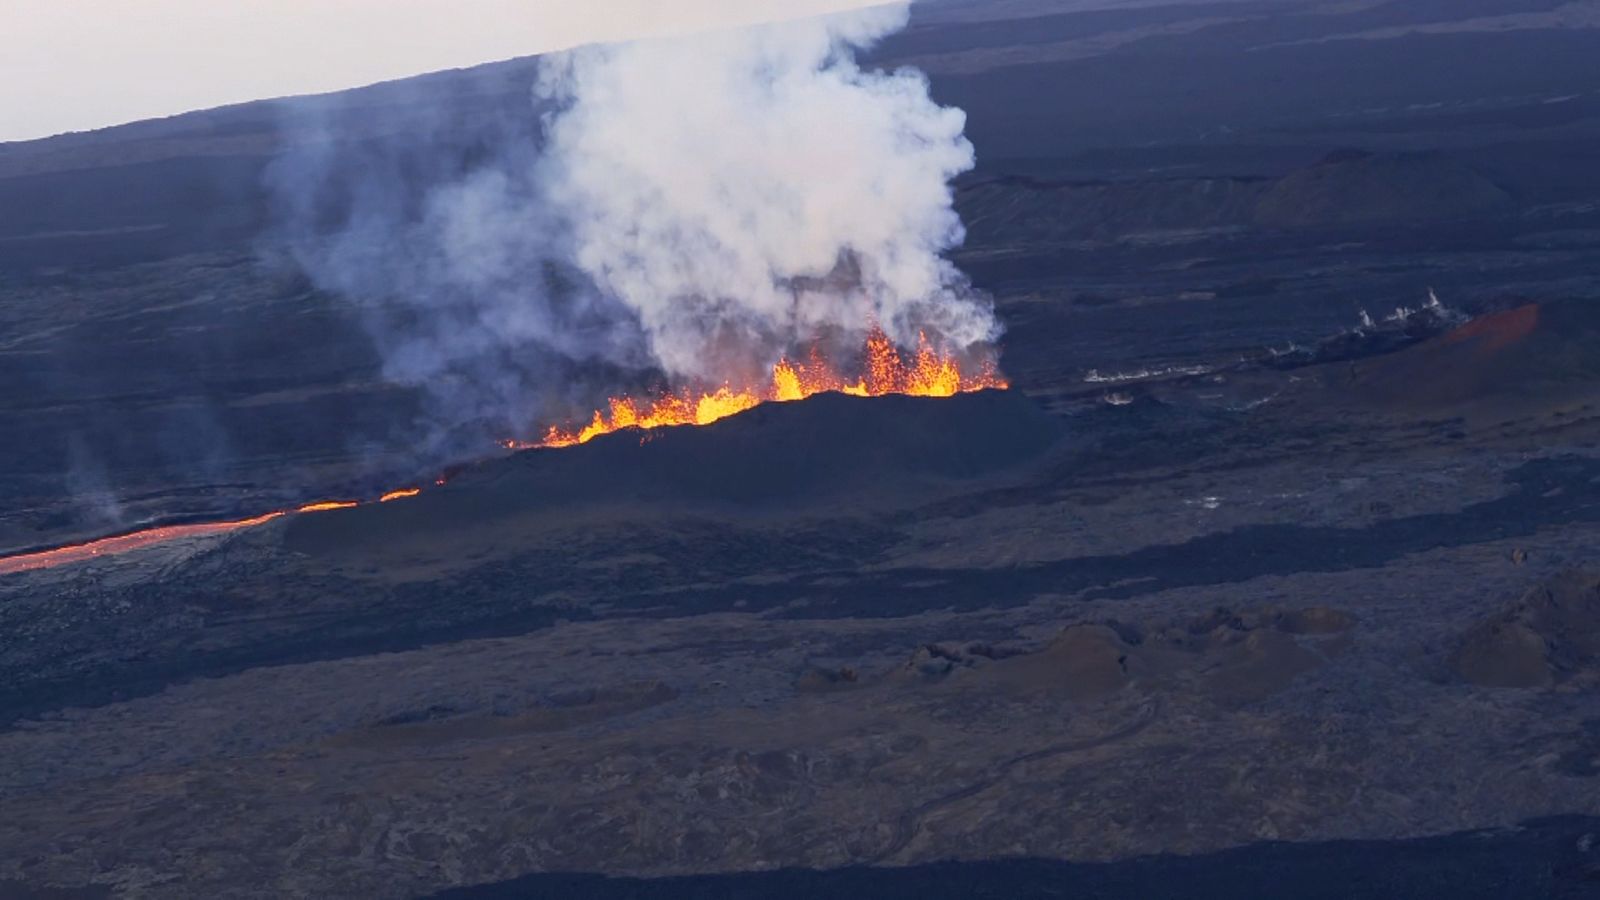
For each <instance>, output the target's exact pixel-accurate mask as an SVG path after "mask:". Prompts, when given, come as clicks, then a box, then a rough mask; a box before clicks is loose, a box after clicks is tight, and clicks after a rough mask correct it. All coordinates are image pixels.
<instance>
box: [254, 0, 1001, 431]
mask: <svg viewBox="0 0 1600 900" xmlns="http://www.w3.org/2000/svg"><path fill="white" fill-rule="evenodd" d="M907 16H908V11H907V8H905V7H898V8H875V9H869V10H864V11H860V12H854V13H847V14H843V15H836V16H830V17H827V18H821V19H811V20H804V21H797V22H788V23H782V24H775V25H767V26H760V27H755V28H748V29H742V30H737V31H725V32H717V33H711V34H705V35H698V36H694V37H689V38H679V39H669V40H655V41H648V42H638V43H632V44H625V45H614V46H603V47H592V48H584V49H580V50H577V51H572V52H569V53H564V54H559V55H555V56H551V57H546V58H544V59H543V60H542V61H541V63H540V65H539V67H538V71H537V73H531V72H530V73H529V76H528V82H531V84H530V83H525V88H524V89H525V90H526V93H523V94H522V95H521V97H520V98H518V104H516V105H512V106H509V107H508V108H506V109H502V110H500V111H498V112H497V113H495V114H491V115H487V116H486V115H485V114H484V112H483V110H482V109H474V108H460V107H453V108H444V109H438V108H437V104H435V106H434V107H433V108H434V109H435V110H436V112H432V113H430V112H428V111H427V109H428V108H429V107H428V106H427V104H426V103H418V104H409V105H408V104H407V103H406V102H405V99H406V98H401V99H402V102H401V103H399V104H396V105H395V106H394V107H393V108H394V109H396V110H399V112H397V113H387V112H385V113H380V114H378V115H379V116H380V118H381V117H382V116H387V115H391V114H395V115H399V116H400V117H402V118H403V119H404V120H405V121H403V122H400V123H398V124H397V127H387V128H386V127H384V125H383V124H382V123H380V124H378V125H372V126H371V127H372V128H373V130H375V131H377V132H378V134H377V136H375V137H371V138H368V139H365V140H359V141H352V140H350V139H348V138H347V137H340V138H338V139H334V138H333V137H332V136H333V135H335V134H342V133H343V132H341V129H344V130H346V131H347V130H348V129H349V128H350V123H351V121H352V120H353V119H354V118H356V117H357V115H358V113H359V114H360V115H367V116H369V117H370V116H371V115H372V113H370V111H368V110H361V111H357V110H352V109H350V108H343V107H340V106H338V105H337V104H338V101H325V102H322V103H320V104H316V105H313V106H311V107H310V108H301V107H297V110H298V111H297V112H296V113H295V115H296V116H297V121H295V122H293V123H291V126H290V130H291V131H292V132H293V133H295V134H297V135H299V137H298V138H297V139H295V140H293V141H292V142H291V143H290V145H289V149H288V150H286V151H285V153H284V155H283V156H282V157H281V158H280V159H279V160H278V161H277V163H276V164H275V165H274V167H273V169H272V171H271V173H270V175H269V180H270V182H271V187H272V189H273V191H274V195H275V197H276V198H277V206H278V210H279V212H280V222H281V224H282V229H281V231H280V233H279V237H280V238H282V239H283V244H284V245H285V246H287V247H289V248H290V252H291V253H292V255H293V259H294V261H295V263H296V264H297V265H298V266H299V267H300V268H302V269H303V270H304V271H305V272H306V273H307V274H308V275H309V276H310V277H311V279H312V281H313V282H314V283H315V284H316V286H317V287H319V288H321V289H323V290H326V291H329V292H333V293H336V294H338V295H341V296H343V297H346V298H349V299H350V300H351V301H352V302H356V303H358V304H360V305H361V307H362V309H363V310H364V314H365V316H366V321H367V322H368V323H369V326H370V330H371V331H372V334H373V336H374V338H375V340H376V342H377V344H378V346H379V348H380V350H381V351H382V354H383V358H384V360H385V375H386V376H387V377H389V378H391V379H393V380H395V381H398V382H401V383H404V384H409V385H415V386H418V387H420V388H422V389H423V390H424V392H425V393H426V395H427V396H428V397H429V398H430V400H431V403H430V406H429V416H430V418H432V419H434V421H435V424H439V425H442V426H444V427H445V428H446V429H447V430H448V429H450V428H459V427H460V426H462V425H464V424H467V423H477V424H478V425H480V426H484V425H486V426H488V427H489V428H490V429H500V430H501V431H502V433H504V432H505V430H508V429H509V430H510V431H512V432H525V431H526V430H527V429H528V428H529V427H530V426H531V425H534V424H537V423H539V422H544V421H548V420H549V419H550V418H551V417H552V416H562V415H565V414H567V413H569V412H570V411H572V410H573V409H577V408H582V407H585V406H589V405H592V404H593V403H594V401H595V400H596V399H597V398H598V396H600V395H602V394H603V393H606V392H608V391H609V390H613V389H615V388H616V387H618V385H619V384H622V385H625V384H626V383H627V381H628V380H629V379H630V378H632V379H634V380H635V381H636V382H637V381H638V380H639V379H641V378H650V377H653V378H654V379H655V380H657V381H658V382H660V381H665V382H667V383H671V384H684V383H693V382H701V383H703V382H721V381H724V380H727V379H730V378H732V379H741V378H748V377H754V376H756V375H757V374H758V373H760V372H761V371H762V370H763V369H764V368H765V367H768V366H770V365H771V364H772V363H773V362H774V361H776V359H777V358H778V357H779V356H781V355H782V354H784V353H786V352H793V351H794V350H795V349H797V348H799V347H801V346H803V345H804V344H806V343H807V342H809V341H812V340H814V339H816V338H818V337H819V336H828V335H833V336H835V337H838V336H847V337H851V338H858V337H859V336H860V335H861V334H863V333H864V332H865V331H866V330H867V329H868V328H869V327H870V326H871V325H872V324H874V323H877V324H880V325H881V326H882V327H883V328H884V329H885V330H887V331H888V333H889V334H890V336H891V337H892V338H893V339H895V341H896V342H897V343H900V344H901V345H903V346H914V345H915V343H916V341H917V337H918V333H919V332H927V333H928V334H929V336H930V337H932V338H933V339H934V340H936V341H938V342H940V343H942V344H944V345H945V346H947V347H949V348H952V349H962V348H967V347H970V346H977V345H982V344H984V343H985V342H988V341H992V340H993V339H994V338H995V337H996V336H997V332H998V329H997V325H996V323H995V319H994V317H993V314H992V309H991V307H990V305H989V304H988V302H987V301H986V300H985V299H984V298H982V297H980V296H978V295H977V294H976V293H975V292H974V291H973V290H972V289H971V287H970V285H969V283H968V282H967V280H966V279H965V278H964V277H963V276H962V275H961V273H960V272H959V271H958V270H957V269H956V268H955V267H954V266H953V265H952V264H951V263H949V262H948V261H947V260H946V259H945V258H944V255H943V254H944V253H945V252H946V251H947V250H949V249H951V248H953V247H955V246H957V245H958V244H959V243H960V242H961V241H962V239H963V238H964V230H963V228H962V225H961V222H960V220H959V218H958V217H957V215H956V213H955V212H954V210H953V208H952V197H951V190H950V187H949V182H950V180H951V179H952V178H954V177H955V176H957V175H959V174H960V173H962V172H964V171H966V170H968V169H970V168H971V167H972V165H973V148H972V145H971V144H970V143H969V142H968V141H967V140H966V138H965V137H964V136H963V134H962V131H963V128H964V125H965V116H964V114H963V113H962V112H961V111H959V110H955V109H947V108H942V107H940V106H938V105H937V104H935V103H934V102H933V100H932V99H931V98H930V96H929V93H928V85H927V81H926V79H925V77H924V76H922V75H921V74H920V73H917V72H914V71H910V70H902V71H896V72H883V71H874V70H867V69H863V68H862V67H861V66H860V65H859V64H858V63H857V61H856V55H857V53H858V52H859V51H861V50H863V49H865V48H868V47H870V46H872V45H873V44H874V43H875V42H876V41H878V40H880V39H881V38H883V37H885V36H887V35H889V34H891V33H893V32H895V31H898V30H899V29H901V28H903V27H904V26H905V24H906V22H907ZM488 77H495V76H488ZM486 91H487V89H486ZM330 104H332V105H330ZM519 106H520V108H518V107H519ZM369 124H370V123H369Z"/></svg>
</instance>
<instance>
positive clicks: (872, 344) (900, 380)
mask: <svg viewBox="0 0 1600 900" xmlns="http://www.w3.org/2000/svg"><path fill="white" fill-rule="evenodd" d="M865 349H866V352H865V358H866V359H865V361H866V364H865V369H866V371H865V372H864V373H863V374H862V376H861V377H860V378H858V379H856V380H854V381H850V380H847V379H846V378H844V377H843V376H841V375H839V373H838V372H837V371H835V370H834V369H833V367H832V366H829V365H828V363H827V361H826V360H823V359H822V358H821V356H819V355H817V354H816V353H813V354H812V356H811V358H810V359H809V360H808V361H806V362H804V363H795V362H791V361H789V360H787V359H782V360H779V361H778V363H777V365H775V366H773V367H772V382H771V383H770V384H768V385H764V386H761V387H758V388H746V389H743V390H734V389H733V388H732V387H730V386H728V385H723V386H722V387H719V388H717V389H716V390H714V391H706V392H702V393H699V394H695V393H693V392H682V393H675V394H662V395H660V396H657V397H653V398H649V399H646V400H643V401H640V400H635V399H633V398H632V397H615V398H612V399H611V400H610V401H609V402H608V404H607V409H605V410H595V413H594V417H593V418H592V419H590V420H589V424H587V425H585V426H583V427H582V428H578V429H575V430H562V429H560V428H551V429H550V430H549V431H548V432H546V433H545V436H544V439H543V440H541V441H538V442H536V443H524V442H520V441H507V442H506V444H505V446H506V447H507V448H508V449H512V450H525V449H530V448H533V447H571V446H573V445H574V444H582V443H586V442H588V441H591V440H593V439H595V438H597V437H599V436H600V435H602V434H610V433H611V432H613V431H621V430H622V429H624V428H660V427H664V426H669V425H709V424H710V423H712V422H715V421H717V420H718V419H724V418H727V417H728V416H731V415H734V414H736V413H741V412H744V411H745V410H747V409H750V408H751V407H754V406H758V405H760V404H762V403H767V402H787V401H790V400H804V399H805V398H807V397H810V396H812V395H814V394H821V393H826V392H828V391H839V392H841V393H845V394H852V395H855V396H858V397H882V396H884V395H886V394H908V395H910V396H913V397H953V396H955V395H956V394H962V393H966V392H968V391H979V390H983V389H985V388H1004V387H1006V382H1005V379H1003V378H1001V377H1000V374H999V372H997V371H996V370H995V367H994V365H993V364H992V363H991V364H989V365H985V366H983V367H982V368H980V370H979V371H978V372H976V373H967V372H963V371H962V370H961V365H960V363H959V362H958V361H957V360H956V358H955V357H954V356H950V355H948V354H942V353H939V352H938V351H937V350H935V349H934V348H933V345H932V344H931V343H930V342H929V341H928V339H927V337H926V336H925V335H924V336H922V339H921V341H920V343H919V346H918V347H917V352H916V353H915V354H913V355H912V356H911V358H910V360H909V361H907V360H906V359H904V358H902V356H901V353H900V351H899V350H897V349H895V346H894V344H893V343H892V342H891V341H890V340H889V338H888V336H887V335H885V334H884V333H883V332H882V331H881V330H879V329H876V328H875V329H873V330H872V332H871V333H870V334H869V335H868V336H867V344H866V348H865Z"/></svg>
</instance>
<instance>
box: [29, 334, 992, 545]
mask: <svg viewBox="0 0 1600 900" xmlns="http://www.w3.org/2000/svg"><path fill="white" fill-rule="evenodd" d="M862 357H863V364H862V373H861V375H860V376H859V377H857V378H855V379H849V378H846V377H844V376H843V375H840V374H839V373H838V371H837V370H835V369H834V368H833V367H832V366H831V365H829V364H828V362H827V361H826V360H824V359H823V358H822V356H821V354H820V353H818V352H816V351H813V352H812V353H811V355H810V357H809V358H808V359H807V360H806V361H805V362H803V363H797V362H792V361H790V360H788V359H782V360H779V361H778V363H777V364H776V365H774V366H773V367H772V379H771V382H770V383H769V384H765V385H761V386H759V387H752V388H747V389H743V390H735V389H734V388H732V387H730V386H728V385H723V386H722V387H719V388H717V389H715V390H711V391H704V392H700V393H698V394H697V393H695V392H693V391H683V392H679V393H663V394H660V395H658V396H655V397H651V398H648V399H645V400H635V399H633V398H632V397H618V398H614V399H612V400H611V401H610V402H609V404H608V407H607V409H606V410H603V411H602V410H597V411H596V412H595V414H594V418H593V419H591V420H590V422H589V424H587V425H585V426H583V427H582V428H578V429H575V430H570V431H564V430H562V429H560V428H551V429H550V430H549V431H548V432H547V433H546V434H545V436H544V439H543V440H542V441H539V442H538V443H532V444H526V443H521V442H519V441H506V442H505V446H506V447H507V448H509V449H513V450H521V449H527V448H531V447H570V446H573V445H574V444H582V443H585V442H587V441H590V440H593V439H594V438H596V437H599V436H600V435H602V434H609V433H611V432H613V431H620V430H622V429H624V428H659V427H663V426H669V425H707V424H710V423H711V422H715V421H717V420H718V419H724V418H727V417H728V416H731V415H734V414H736V413H741V412H744V411H745V410H747V409H750V408H751V407H754V406H758V405H760V404H762V403H767V402H780V403H781V402H786V401H790V400H803V399H805V398H806V397H810V396H812V395H813V394H821V393H825V392H828V391H839V392H842V393H845V394H852V395H855V396H858V397H881V396H884V395H885V394H908V395H911V396H914V397H952V396H955V395H956V394H961V393H966V392H968V391H979V390H983V389H985V388H1004V387H1006V381H1005V379H1003V378H1001V377H1000V373H999V372H998V371H996V369H995V367H994V365H993V363H988V364H985V365H981V366H979V367H978V368H977V371H975V372H967V371H963V369H962V366H961V363H960V361H959V360H958V359H957V358H956V357H955V356H952V355H949V354H945V353H940V352H939V351H938V350H936V349H935V348H934V347H933V344H932V342H930V341H929V340H928V339H927V338H926V337H925V336H924V337H922V338H921V340H920V341H919V344H918V347H917V350H916V352H915V353H912V354H902V353H901V352H900V350H898V349H897V348H896V347H895V346H894V344H893V342H891V341H890V340H889V338H888V336H887V335H885V334H884V333H883V332H882V331H881V330H879V329H876V328H875V329H873V330H872V332H871V333H870V334H869V335H868V336H867V342H866V347H865V348H864V352H863V354H862ZM446 480H447V478H446V477H445V476H441V477H440V478H438V479H437V480H436V481H435V482H434V483H435V484H439V485H442V484H444V483H445V481H446ZM420 493H422V491H421V489H420V488H414V487H413V488H403V489H400V490H395V491H390V492H389V493H387V494H384V495H383V496H381V497H379V498H378V501H377V502H379V503H392V502H394V501H396V500H405V499H407V498H410V497H415V496H417V495H418V494H420ZM362 505H364V503H363V502H362V501H356V500H326V501H322V502H318V503H307V504H305V505H303V506H299V507H296V508H294V509H290V510H281V511H278V512H271V513H267V514H266V515H261V516H256V517H255V518H252V519H240V520H237V521H232V522H206V523H200V524H194V525H168V526H163V527H159V528H151V529H147V530H145V531H137V532H133V533H131V534H124V535H118V536H116V537H109V538H103V539H101V540H97V541H90V542H87V543H83V544H73V545H70V546H66V547H57V548H55V549H52V550H41V551H35V552H32V553H22V554H18V555H16V556H9V557H0V575H9V574H11V573H14V572H29V571H33V570H35V569H49V568H54V567H56V566H61V565H66V564H68V563H75V562H83V561H85V560H90V559H95V558H98V557H102V556H112V555H116V554H121V553H127V552H129V551H131V550H138V549H142V548H145V547H150V546H154V545H157V544H163V543H166V542H168V541H173V540H178V539H180V538H187V537H202V536H206V535H217V534H225V533H227V532H230V531H237V530H239V529H244V528H253V527H255V526H257V525H263V524H265V523H267V522H270V521H272V520H274V519H279V518H282V517H284V516H288V515H304V514H308V513H321V512H331V511H334V510H344V509H353V508H355V507H357V506H362Z"/></svg>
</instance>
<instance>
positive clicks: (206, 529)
mask: <svg viewBox="0 0 1600 900" xmlns="http://www.w3.org/2000/svg"><path fill="white" fill-rule="evenodd" d="M282 515H284V513H281V512H275V513H268V514H266V515H264V516H256V517H255V518H253V519H240V520H239V521H237V522H203V523H200V524H197V525H168V526H166V527H164V528H151V529H149V530H147V531H136V532H134V533H133V534H123V535H118V536H117V537H109V538H102V539H100V540H98V541H89V542H88V543H85V544H73V545H71V546H68V547H57V548H56V549H54V550H42V551H40V552H38V553H24V554H22V555H20V556H8V557H5V558H3V559H0V575H10V574H12V573H13V572H31V571H33V570H35V569H50V568H54V567H56V566H64V565H66V564H68V563H75V562H84V561H86V560H91V559H96V558H98V557H101V556H114V555H116V554H119V553H127V552H128V551H130V550H138V549H141V548H143V547H152V546H155V545H156V544H163V543H166V542H167V541H173V540H177V539H178V538H185V537H200V536H203V535H210V534H224V533H226V532H229V531H237V530H239V529H241V528H253V527H255V526H257V525H261V524H263V523H266V522H270V521H272V520H273V519H276V518H278V517H280V516H282Z"/></svg>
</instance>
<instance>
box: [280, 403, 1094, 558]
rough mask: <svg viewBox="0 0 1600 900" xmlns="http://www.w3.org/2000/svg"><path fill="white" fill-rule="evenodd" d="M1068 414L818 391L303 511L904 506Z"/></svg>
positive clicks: (308, 525)
mask: <svg viewBox="0 0 1600 900" xmlns="http://www.w3.org/2000/svg"><path fill="white" fill-rule="evenodd" d="M1061 437H1062V430H1061V425H1060V423H1059V420H1057V419H1054V418H1052V417H1050V416H1049V415H1047V414H1046V413H1045V412H1044V411H1043V410H1042V409H1040V408H1039V407H1038V406H1037V405H1036V404H1034V403H1033V401H1031V400H1029V399H1028V398H1027V397H1025V396H1024V395H1023V394H1021V393H1020V392H1018V391H1014V390H984V391H977V392H973V393H965V394H957V395H955V396H953V397H944V398H930V397H911V396H904V395H894V396H887V397H872V398H867V397H856V396H850V395H847V394H840V393H827V394H819V395H817V396H814V397H811V398H808V399H806V400H802V401H795V402H790V403H767V404H762V405H760V406H758V407H756V408H754V409H751V410H749V411H747V412H744V413H741V414H739V415H737V416H732V417H729V418H726V419H723V420H720V421H718V422H715V423H713V424H711V425H706V426H699V427H695V426H682V427H672V428H662V429H654V430H646V429H640V428H628V429H624V430H621V431H616V432H612V433H609V434H604V435H600V436H598V437H596V438H594V439H592V440H589V441H587V442H585V443H584V445H583V446H581V447H570V448H544V449H534V450H527V451H522V452H519V453H515V454H513V455H511V456H509V457H506V458H503V459H500V460H495V461H492V462H488V463H484V464H482V465H479V466H476V467H474V468H472V469H469V470H467V471H466V472H463V473H462V474H460V475H459V476H457V477H455V478H452V479H451V481H450V482H449V484H447V485H445V486H443V487H441V488H438V489H436V490H432V491H427V492H424V493H423V494H422V495H421V496H418V497H416V498H415V499H412V500H408V501H407V502H405V503H394V504H383V505H379V506H365V507H361V508H359V509H353V510H349V511H348V512H345V513H342V514H339V515H330V516H310V517H304V518H300V519H296V520H295V521H294V522H292V523H291V524H290V526H289V528H288V529H287V531H286V533H285V542H286V544H287V546H288V547H289V548H290V549H292V550H296V551H301V552H310V553H320V552H325V551H327V550H329V549H330V548H348V547H369V546H378V545H383V544H388V543H391V542H394V541H408V542H409V541H416V542H420V543H423V544H432V543H436V542H437V541H439V540H443V539H447V538H448V537H449V536H450V535H451V534H453V533H456V532H461V531H473V532H483V531H489V532H494V531H499V530H501V529H504V528H507V527H509V526H508V523H514V522H526V521H530V520H531V521H541V520H542V521H545V522H550V521H559V520H560V519H561V518H563V517H568V516H573V515H578V514H585V513H595V512H600V511H625V512H628V513H639V512H646V513H648V512H650V511H655V512H658V513H673V514H681V513H697V514H732V515H737V516H740V517H751V516H756V517H759V516H762V515H764V514H769V513H792V512H795V511H805V510H811V511H832V512H839V511H849V510H867V509H878V510H881V509H888V508H904V507H907V506H914V505H916V504H918V503H921V502H927V501H930V500H932V499H935V498H937V497H939V496H941V495H943V494H945V493H947V492H948V491H949V490H950V489H952V488H962V489H967V490H970V489H971V488H972V487H973V486H974V485H981V484H983V483H985V482H986V481H990V480H998V479H1003V478H1004V477H1005V476H1006V475H1007V474H1008V473H1011V472H1012V471H1013V470H1026V468H1027V466H1028V464H1029V463H1030V462H1033V461H1035V460H1038V459H1039V458H1041V457H1043V456H1045V455H1046V454H1047V453H1048V452H1049V451H1050V449H1051V448H1052V447H1053V446H1055V445H1056V444H1057V443H1058V442H1059V441H1060V439H1061Z"/></svg>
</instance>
